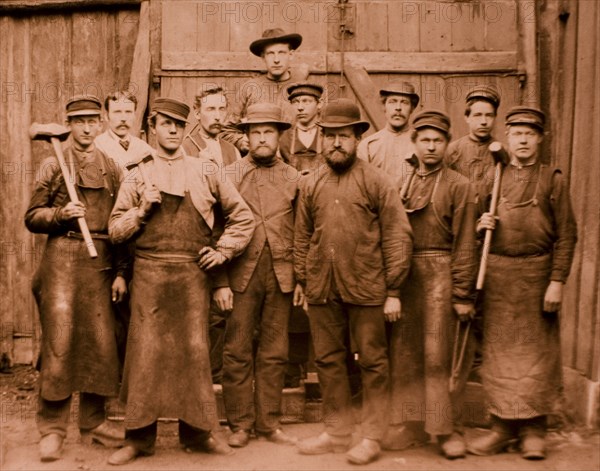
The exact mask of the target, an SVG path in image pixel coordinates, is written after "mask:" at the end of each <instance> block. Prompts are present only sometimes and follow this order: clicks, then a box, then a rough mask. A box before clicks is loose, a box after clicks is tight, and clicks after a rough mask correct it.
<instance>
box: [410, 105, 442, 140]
mask: <svg viewBox="0 0 600 471" xmlns="http://www.w3.org/2000/svg"><path fill="white" fill-rule="evenodd" d="M412 125H413V128H415V129H421V128H434V129H437V130H438V131H442V132H443V133H445V134H448V133H449V132H450V118H449V117H448V115H446V114H445V113H442V112H441V111H436V110H424V111H421V112H420V113H418V114H417V115H416V116H415V117H414V118H413V124H412Z"/></svg>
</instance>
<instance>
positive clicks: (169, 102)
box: [152, 97, 190, 123]
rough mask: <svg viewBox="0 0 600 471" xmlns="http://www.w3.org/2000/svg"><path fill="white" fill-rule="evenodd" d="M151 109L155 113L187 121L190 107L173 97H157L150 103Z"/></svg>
mask: <svg viewBox="0 0 600 471" xmlns="http://www.w3.org/2000/svg"><path fill="white" fill-rule="evenodd" d="M152 111H153V112H155V113H160V114H164V115H165V116H168V117H169V118H173V119H175V120H177V121H183V122H184V123H187V122H188V120H187V118H188V115H189V114H190V107H189V106H188V105H186V104H185V103H183V102H181V101H179V100H175V99H173V98H165V97H159V98H157V99H156V100H154V103H153V104H152Z"/></svg>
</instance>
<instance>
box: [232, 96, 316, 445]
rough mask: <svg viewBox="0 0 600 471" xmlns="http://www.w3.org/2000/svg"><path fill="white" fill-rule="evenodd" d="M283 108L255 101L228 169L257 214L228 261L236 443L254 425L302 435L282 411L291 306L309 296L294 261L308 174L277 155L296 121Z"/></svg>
mask: <svg viewBox="0 0 600 471" xmlns="http://www.w3.org/2000/svg"><path fill="white" fill-rule="evenodd" d="M281 114H282V113H281V108H280V107H278V106H277V105H273V104H270V103H256V104H254V105H251V106H250V107H249V108H248V114H247V116H246V121H245V122H244V123H241V124H239V125H238V127H239V129H240V130H243V131H245V132H246V134H247V135H248V143H249V145H250V151H249V153H248V155H247V156H246V157H244V158H243V159H242V160H239V161H237V162H235V163H233V164H232V165H229V166H228V167H227V168H226V169H225V172H224V174H225V176H226V178H227V179H228V180H229V181H231V182H232V183H233V185H234V186H235V187H236V188H237V189H238V191H239V192H240V194H241V195H242V197H243V198H244V200H245V201H246V203H247V204H248V206H249V207H250V209H251V210H252V213H253V214H254V219H255V221H256V230H255V231H254V235H253V237H252V240H251V241H250V244H249V245H248V247H247V248H246V250H245V251H244V253H243V254H242V255H240V256H239V257H238V258H236V259H234V260H232V261H231V263H229V265H228V267H227V272H228V275H229V283H230V285H231V289H232V290H233V311H232V312H231V314H230V315H229V317H228V319H227V327H226V335H225V348H224V353H223V400H224V403H225V412H226V415H227V421H228V422H229V426H230V428H231V430H232V432H233V434H232V435H231V436H230V437H229V445H230V446H233V447H244V446H246V445H247V444H248V440H249V439H250V433H251V431H252V430H253V429H254V431H255V432H256V435H257V436H258V437H259V438H265V439H266V440H268V441H270V442H272V443H277V444H282V445H293V444H294V443H295V442H296V440H295V439H294V438H293V437H290V436H289V435H287V434H286V433H284V432H283V431H282V430H281V426H280V424H279V417H280V415H281V398H282V390H283V377H284V373H285V367H286V364H287V358H288V321H289V317H290V311H291V309H292V302H293V304H295V305H300V306H301V305H302V304H303V303H304V299H303V297H302V296H301V292H302V289H301V287H300V286H298V287H296V282H295V279H294V265H293V248H294V212H295V205H296V198H297V196H298V182H299V178H300V174H299V173H298V172H297V171H296V170H295V169H294V168H293V167H290V166H289V165H287V164H286V163H284V162H283V161H282V160H281V159H280V158H279V157H278V156H277V148H278V144H279V136H280V135H281V132H282V131H284V130H286V129H289V127H290V123H288V122H286V121H283V118H282V117H281ZM294 291H296V293H295V292H294ZM255 332H258V336H257V338H256V341H255V338H254V337H255V335H254V333H255Z"/></svg>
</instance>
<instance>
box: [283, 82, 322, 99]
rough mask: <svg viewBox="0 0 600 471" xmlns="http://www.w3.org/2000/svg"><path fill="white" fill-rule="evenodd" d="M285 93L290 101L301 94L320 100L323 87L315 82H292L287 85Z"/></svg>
mask: <svg viewBox="0 0 600 471" xmlns="http://www.w3.org/2000/svg"><path fill="white" fill-rule="evenodd" d="M287 93H288V100H290V101H292V100H293V99H294V98H296V97H297V96H301V95H309V96H314V97H315V98H316V99H317V100H320V99H321V95H323V87H322V86H321V85H319V84H316V83H308V82H302V83H293V84H291V85H290V86H289V87H287Z"/></svg>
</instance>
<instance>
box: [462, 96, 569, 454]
mask: <svg viewBox="0 0 600 471" xmlns="http://www.w3.org/2000/svg"><path fill="white" fill-rule="evenodd" d="M544 124H545V115H544V113H543V112H542V111H541V110H539V109H537V108H529V107H524V106H516V107H513V108H511V109H510V110H509V111H508V113H507V114H506V127H507V130H506V135H507V141H508V151H509V154H510V158H511V161H510V164H509V165H507V166H506V168H505V169H504V171H503V176H502V180H501V188H500V199H499V203H498V208H497V211H496V216H494V215H492V214H490V213H489V212H485V213H484V214H483V215H482V216H481V219H480V222H479V224H478V226H477V230H478V231H484V230H486V229H489V230H493V231H494V234H493V237H492V245H491V248H490V256H489V258H488V267H487V272H486V277H485V284H484V287H483V290H484V293H485V297H484V300H483V363H482V367H481V378H482V380H483V382H482V384H483V388H484V391H485V392H486V394H487V396H488V400H489V402H488V404H489V405H490V406H489V412H490V415H491V418H492V430H491V431H490V432H489V433H487V434H486V435H483V436H481V437H479V438H477V439H475V440H473V441H471V442H470V443H469V445H468V450H469V452H470V453H473V454H475V455H493V454H496V453H500V452H502V451H504V450H505V449H506V448H508V447H509V445H510V444H511V443H512V442H514V441H515V440H516V439H518V440H519V442H520V448H521V455H522V456H523V458H525V459H531V460H539V459H544V458H545V457H546V447H545V435H546V417H547V415H548V414H550V413H552V412H553V411H554V406H555V403H556V401H557V400H558V399H559V397H560V390H561V364H560V319H559V311H560V307H561V303H562V296H563V287H564V284H565V282H566V281H567V277H568V275H569V271H570V269H571V263H572V261H573V255H574V251H575V244H576V242H577V226H576V223H575V218H574V215H573V210H572V208H571V202H570V199H569V189H568V186H567V182H566V179H565V178H564V177H563V175H562V173H561V171H560V170H558V169H556V168H552V167H549V166H548V165H546V164H543V163H541V162H540V159H541V155H540V144H541V143H542V140H543V137H544ZM487 197H488V195H487V194H484V195H483V198H481V199H480V200H481V201H482V202H486V204H487V201H488V198H487ZM486 209H487V208H486Z"/></svg>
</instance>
